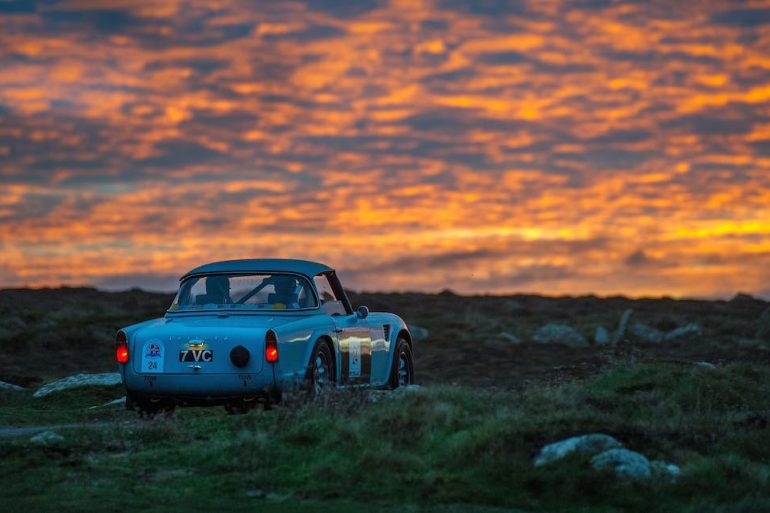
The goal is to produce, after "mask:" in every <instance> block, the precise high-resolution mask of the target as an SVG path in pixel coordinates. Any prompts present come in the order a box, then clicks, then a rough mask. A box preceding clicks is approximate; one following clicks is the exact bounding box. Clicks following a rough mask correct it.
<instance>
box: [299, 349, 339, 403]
mask: <svg viewBox="0 0 770 513" xmlns="http://www.w3.org/2000/svg"><path fill="white" fill-rule="evenodd" d="M335 376H336V373H335V371H334V354H333V353H332V350H331V349H330V348H329V345H328V344H327V343H326V342H324V341H319V342H318V343H316V346H315V348H313V354H312V355H311V357H310V363H309V364H308V366H307V374H306V375H305V386H304V389H305V390H306V391H307V393H308V395H309V396H310V397H318V396H320V395H323V394H324V393H325V392H326V391H328V390H330V389H331V388H333V387H334V381H335Z"/></svg>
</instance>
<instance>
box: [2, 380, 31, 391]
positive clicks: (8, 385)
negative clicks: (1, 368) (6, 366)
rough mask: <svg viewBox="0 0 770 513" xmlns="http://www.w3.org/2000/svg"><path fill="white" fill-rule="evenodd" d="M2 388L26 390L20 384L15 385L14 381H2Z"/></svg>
mask: <svg viewBox="0 0 770 513" xmlns="http://www.w3.org/2000/svg"><path fill="white" fill-rule="evenodd" d="M0 390H12V391H14V392H23V391H24V390H26V388H24V387H20V386H19V385H14V384H13V383H6V382H5V381H0Z"/></svg>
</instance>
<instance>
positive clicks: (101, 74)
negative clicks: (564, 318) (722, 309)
mask: <svg viewBox="0 0 770 513" xmlns="http://www.w3.org/2000/svg"><path fill="white" fill-rule="evenodd" d="M244 257H296V258H308V259H313V260H320V261H323V262H325V263H327V264H329V265H332V266H334V267H337V268H338V269H339V270H340V274H341V275H342V277H343V278H344V279H345V281H346V284H347V285H348V287H350V288H353V289H356V290H396V291H399V290H419V291H429V292H430V291H439V290H442V289H446V288H449V289H452V290H454V291H457V292H463V293H507V292H538V293H544V294H587V293H594V294H600V295H608V294H626V295H631V296H641V295H654V296H659V295H671V296H677V297H678V296H695V297H729V296H732V295H733V294H734V293H736V292H738V291H744V292H748V293H753V294H757V295H763V296H770V3H768V2H753V1H742V2H731V1H727V0H720V1H709V0H697V1H696V0H691V1H687V0H685V1H676V2H673V1H670V0H666V1H649V2H647V1H645V2H641V1H639V2H616V1H610V0H606V1H605V0H584V1H577V0H576V1H556V0H532V1H529V2H527V1H505V0H492V1H487V0H476V1H474V0H437V1H425V2H420V1H416V0H408V1H407V0H403V1H402V0H392V1H384V0H383V1H379V0H378V1H369V0H356V1H350V2H341V1H340V2H337V1H332V0H318V1H307V2H293V1H277V0H275V1H259V2H254V1H228V0H219V1H216V2H187V1H172V0H163V1H157V2H155V1H153V2H150V1H141V0H125V1H109V0H72V1H55V0H40V1H35V0H0V287H21V286H59V285H80V284H88V285H94V286H99V287H103V288H110V289H120V288H128V287H132V286H141V287H144V288H149V289H154V290H168V289H170V288H173V287H174V284H175V280H176V277H177V276H179V275H180V274H182V273H183V272H184V271H186V270H188V269H189V268H191V267H193V266H195V265H198V264H200V263H204V262H207V261H212V260H223V259H231V258H244Z"/></svg>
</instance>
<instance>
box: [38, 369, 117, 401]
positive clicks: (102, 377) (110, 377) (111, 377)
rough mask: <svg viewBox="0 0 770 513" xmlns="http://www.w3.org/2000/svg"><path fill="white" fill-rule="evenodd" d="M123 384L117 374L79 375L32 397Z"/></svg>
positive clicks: (39, 390)
mask: <svg viewBox="0 0 770 513" xmlns="http://www.w3.org/2000/svg"><path fill="white" fill-rule="evenodd" d="M121 383H122V380H121V377H120V374H118V373H117V372H107V373H104V374H77V375H75V376H69V377H66V378H63V379H60V380H57V381H53V382H51V383H48V384H46V385H43V386H42V387H40V388H39V389H37V391H36V392H35V393H34V394H32V397H45V396H47V395H49V394H53V393H55V392H61V391H62V390H68V389H70V388H78V387H87V386H102V387H109V386H114V385H120V384H121Z"/></svg>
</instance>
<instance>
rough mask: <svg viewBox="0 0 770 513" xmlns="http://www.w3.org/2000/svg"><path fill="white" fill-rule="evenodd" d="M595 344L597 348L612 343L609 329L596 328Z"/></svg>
mask: <svg viewBox="0 0 770 513" xmlns="http://www.w3.org/2000/svg"><path fill="white" fill-rule="evenodd" d="M594 342H595V343H596V345H597V346H606V345H607V344H609V343H610V334H609V332H608V331H607V328H605V327H604V326H599V327H598V328H596V333H595V334H594Z"/></svg>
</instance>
